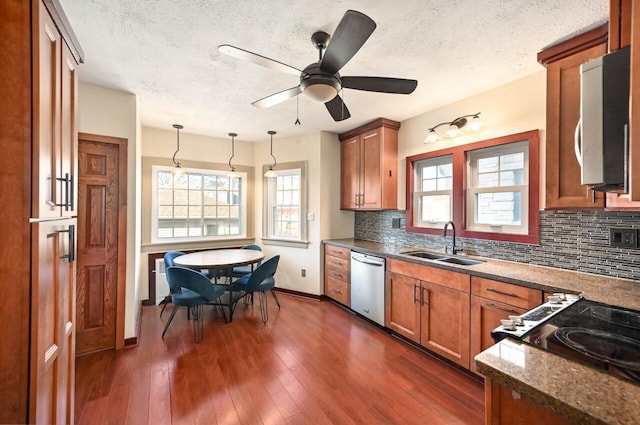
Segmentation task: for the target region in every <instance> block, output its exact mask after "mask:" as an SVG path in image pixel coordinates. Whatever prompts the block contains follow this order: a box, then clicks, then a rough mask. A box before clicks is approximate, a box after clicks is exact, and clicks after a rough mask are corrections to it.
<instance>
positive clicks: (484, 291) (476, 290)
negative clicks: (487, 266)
mask: <svg viewBox="0 0 640 425" xmlns="http://www.w3.org/2000/svg"><path fill="white" fill-rule="evenodd" d="M471 292H472V293H473V295H477V296H480V297H484V298H488V299H490V300H495V301H500V302H503V303H506V304H509V305H512V306H516V307H520V308H524V309H527V310H528V309H531V308H533V307H537V306H539V305H540V304H542V291H540V290H538V289H531V288H525V287H524V286H518V285H513V284H511V283H505V282H498V281H496V280H491V279H485V278H482V277H477V276H473V277H471Z"/></svg>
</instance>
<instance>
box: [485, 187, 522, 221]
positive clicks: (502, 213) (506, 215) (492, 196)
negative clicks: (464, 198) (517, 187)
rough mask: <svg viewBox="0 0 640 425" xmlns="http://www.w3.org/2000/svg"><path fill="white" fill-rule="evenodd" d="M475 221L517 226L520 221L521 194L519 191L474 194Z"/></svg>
mask: <svg viewBox="0 0 640 425" xmlns="http://www.w3.org/2000/svg"><path fill="white" fill-rule="evenodd" d="M476 223H478V224H488V225H515V226H519V225H520V224H521V223H522V194H521V193H520V192H495V193H478V194H476Z"/></svg>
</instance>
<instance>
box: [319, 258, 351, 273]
mask: <svg viewBox="0 0 640 425" xmlns="http://www.w3.org/2000/svg"><path fill="white" fill-rule="evenodd" d="M324 265H325V266H330V267H336V268H338V269H342V270H347V271H349V270H351V260H350V259H346V258H340V257H334V256H333V255H325V256H324Z"/></svg>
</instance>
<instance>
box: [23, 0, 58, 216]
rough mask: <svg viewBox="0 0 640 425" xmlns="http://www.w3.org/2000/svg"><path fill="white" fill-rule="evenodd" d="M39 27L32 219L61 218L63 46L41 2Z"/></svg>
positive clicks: (36, 59) (36, 56) (35, 41)
mask: <svg viewBox="0 0 640 425" xmlns="http://www.w3.org/2000/svg"><path fill="white" fill-rule="evenodd" d="M39 16H40V27H39V32H38V34H37V39H35V40H34V44H35V46H34V48H33V55H34V62H35V64H37V66H34V68H33V69H34V71H33V73H34V77H33V78H34V80H35V81H36V83H34V84H35V85H34V87H33V90H34V91H35V92H34V96H33V99H34V105H33V107H34V108H37V109H36V112H35V117H34V129H33V152H32V163H33V169H32V177H33V182H32V186H33V187H32V191H31V193H32V203H31V215H32V217H40V218H45V217H59V216H60V207H59V206H57V205H56V204H61V203H63V202H64V200H63V199H62V198H61V195H62V192H63V191H62V190H61V189H62V188H63V182H62V181H59V180H58V179H57V177H59V173H60V162H59V159H60V152H59V146H60V127H59V125H60V69H61V68H60V61H61V58H60V55H61V51H62V48H61V45H62V44H64V42H63V40H62V37H61V36H60V33H59V32H58V30H57V29H56V26H55V24H54V23H53V21H52V20H51V18H50V17H49V14H48V12H47V10H46V8H45V7H44V5H42V3H40V13H39Z"/></svg>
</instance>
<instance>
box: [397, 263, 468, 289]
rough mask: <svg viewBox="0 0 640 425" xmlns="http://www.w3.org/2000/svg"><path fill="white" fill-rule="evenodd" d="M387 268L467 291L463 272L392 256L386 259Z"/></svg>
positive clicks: (466, 280)
mask: <svg viewBox="0 0 640 425" xmlns="http://www.w3.org/2000/svg"><path fill="white" fill-rule="evenodd" d="M387 270H388V271H391V272H394V273H398V274H402V275H405V276H411V277H414V278H416V279H420V280H423V281H425V282H430V283H435V284H436V285H441V286H446V287H447V288H452V289H457V290H458V291H463V292H469V275H468V274H465V273H457V272H452V271H449V270H444V269H439V268H437V267H429V266H424V265H422V264H415V263H410V262H408V261H401V260H394V259H393V258H389V259H387Z"/></svg>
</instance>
